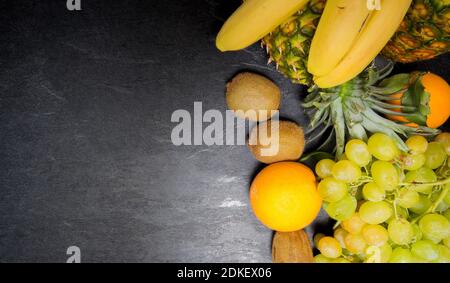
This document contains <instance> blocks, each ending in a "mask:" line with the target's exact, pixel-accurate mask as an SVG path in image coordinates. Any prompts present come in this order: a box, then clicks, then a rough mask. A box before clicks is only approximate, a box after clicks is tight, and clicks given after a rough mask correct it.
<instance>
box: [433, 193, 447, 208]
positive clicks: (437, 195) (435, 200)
mask: <svg viewBox="0 0 450 283" xmlns="http://www.w3.org/2000/svg"><path fill="white" fill-rule="evenodd" d="M441 193H442V191H441V190H437V191H434V192H433V193H432V194H431V195H430V196H429V198H430V200H431V202H433V203H436V202H437V201H438V199H439V198H440V197H441ZM444 198H445V197H444ZM447 208H448V205H447V204H446V203H445V201H443V200H442V201H439V203H438V204H437V206H436V208H435V209H434V211H435V212H444V211H445V210H447Z"/></svg>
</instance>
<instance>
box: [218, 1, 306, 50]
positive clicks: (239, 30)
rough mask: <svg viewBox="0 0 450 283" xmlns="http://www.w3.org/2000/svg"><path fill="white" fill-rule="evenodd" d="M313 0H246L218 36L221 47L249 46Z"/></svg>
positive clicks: (238, 47) (225, 48)
mask: <svg viewBox="0 0 450 283" xmlns="http://www.w3.org/2000/svg"><path fill="white" fill-rule="evenodd" d="M308 1H309V0H246V1H244V3H243V4H242V5H241V6H240V7H239V8H238V9H237V10H236V11H235V12H234V13H233V15H231V17H230V18H229V19H228V20H227V21H226V22H225V24H224V25H223V27H222V29H221V30H220V32H219V34H218V35H217V38H216V46H217V48H218V49H219V50H220V51H232V50H239V49H243V48H246V47H248V46H250V45H252V44H253V43H255V42H257V41H258V40H260V39H261V38H263V37H264V36H265V35H266V34H268V33H269V32H271V31H272V30H274V29H275V28H276V27H277V26H278V25H280V24H281V23H283V22H284V21H285V20H286V19H288V18H289V17H290V16H292V14H294V13H295V12H297V11H298V10H300V9H301V8H303V7H304V6H305V5H306V4H307V3H308Z"/></svg>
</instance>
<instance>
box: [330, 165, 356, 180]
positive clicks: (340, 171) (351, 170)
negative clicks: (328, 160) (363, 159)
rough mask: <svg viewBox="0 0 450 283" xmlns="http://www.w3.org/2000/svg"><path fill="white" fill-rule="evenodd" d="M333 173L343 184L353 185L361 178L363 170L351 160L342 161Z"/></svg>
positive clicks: (334, 167)
mask: <svg viewBox="0 0 450 283" xmlns="http://www.w3.org/2000/svg"><path fill="white" fill-rule="evenodd" d="M332 173H333V176H334V178H336V179H338V180H340V181H342V182H345V183H353V182H356V181H358V179H359V178H360V177H361V168H360V167H358V166H357V165H356V164H355V163H353V162H351V161H350V160H341V161H338V162H337V163H336V164H334V166H333V170H332Z"/></svg>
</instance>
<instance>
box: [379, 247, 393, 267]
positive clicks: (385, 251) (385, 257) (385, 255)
mask: <svg viewBox="0 0 450 283" xmlns="http://www.w3.org/2000/svg"><path fill="white" fill-rule="evenodd" d="M380 255H381V263H386V262H388V261H389V258H390V257H391V255H392V247H391V245H389V244H388V243H386V244H384V245H382V246H381V247H380Z"/></svg>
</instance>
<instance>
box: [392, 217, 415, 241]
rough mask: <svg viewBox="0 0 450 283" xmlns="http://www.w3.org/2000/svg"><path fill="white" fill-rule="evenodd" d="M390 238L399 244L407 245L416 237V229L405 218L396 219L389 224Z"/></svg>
mask: <svg viewBox="0 0 450 283" xmlns="http://www.w3.org/2000/svg"><path fill="white" fill-rule="evenodd" d="M388 233H389V238H390V239H391V241H392V242H394V243H396V244H397V245H407V244H409V243H410V242H411V241H412V240H413V238H414V229H413V227H412V225H411V223H409V222H408V221H407V220H405V219H394V220H392V221H391V222H389V225H388Z"/></svg>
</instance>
